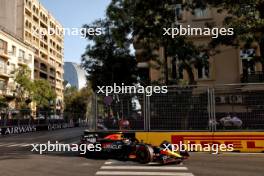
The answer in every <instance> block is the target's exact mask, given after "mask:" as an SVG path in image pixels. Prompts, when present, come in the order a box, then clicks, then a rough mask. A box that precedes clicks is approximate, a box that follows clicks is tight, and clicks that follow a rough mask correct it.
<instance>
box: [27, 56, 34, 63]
mask: <svg viewBox="0 0 264 176" xmlns="http://www.w3.org/2000/svg"><path fill="white" fill-rule="evenodd" d="M32 58H33V57H32V55H31V54H29V55H28V61H29V62H30V63H31V62H32Z"/></svg>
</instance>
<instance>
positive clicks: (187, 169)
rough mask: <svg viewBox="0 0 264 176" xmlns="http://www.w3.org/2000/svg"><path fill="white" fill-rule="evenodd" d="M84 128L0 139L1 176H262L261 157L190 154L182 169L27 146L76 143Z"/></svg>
mask: <svg viewBox="0 0 264 176" xmlns="http://www.w3.org/2000/svg"><path fill="white" fill-rule="evenodd" d="M83 130H84V129H83V128H72V129H63V130H57V131H51V132H47V131H45V132H37V133H26V134H20V135H10V136H1V137H0V176H47V175H48V176H92V175H101V176H105V175H115V176H118V175H124V176H125V175H128V176H130V175H140V176H141V175H142V176H143V175H152V176H155V175H157V176H158V175H162V176H263V175H264V154H236V153H227V154H218V155H213V154H209V153H191V157H190V159H189V160H187V161H185V162H184V163H182V164H181V165H174V164H173V165H166V166H159V165H157V164H156V163H149V164H147V165H141V164H138V163H135V162H131V161H127V162H124V161H117V160H112V159H99V158H96V159H87V158H84V157H80V156H78V153H76V152H52V153H46V154H43V155H40V154H38V153H36V152H31V150H32V146H31V145H30V144H37V143H47V141H52V142H55V141H59V142H60V143H67V144H73V143H77V142H78V141H79V139H80V136H81V134H82V132H83Z"/></svg>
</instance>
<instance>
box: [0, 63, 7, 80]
mask: <svg viewBox="0 0 264 176" xmlns="http://www.w3.org/2000/svg"><path fill="white" fill-rule="evenodd" d="M0 77H1V78H9V73H8V70H7V66H6V65H0Z"/></svg>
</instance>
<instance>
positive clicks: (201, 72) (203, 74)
mask: <svg viewBox="0 0 264 176" xmlns="http://www.w3.org/2000/svg"><path fill="white" fill-rule="evenodd" d="M197 70H198V78H199V79H208V78H209V66H208V65H206V66H199V67H198V69H197Z"/></svg>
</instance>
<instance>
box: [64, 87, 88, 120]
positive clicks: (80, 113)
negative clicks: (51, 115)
mask: <svg viewBox="0 0 264 176" xmlns="http://www.w3.org/2000/svg"><path fill="white" fill-rule="evenodd" d="M91 102H92V90H91V88H89V87H85V88H83V89H81V90H77V89H76V88H75V87H69V88H66V89H65V92H64V108H65V110H64V114H65V115H66V118H73V119H75V120H77V119H79V118H80V119H85V118H86V117H87V116H91V111H90V108H91V107H90V106H91Z"/></svg>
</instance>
